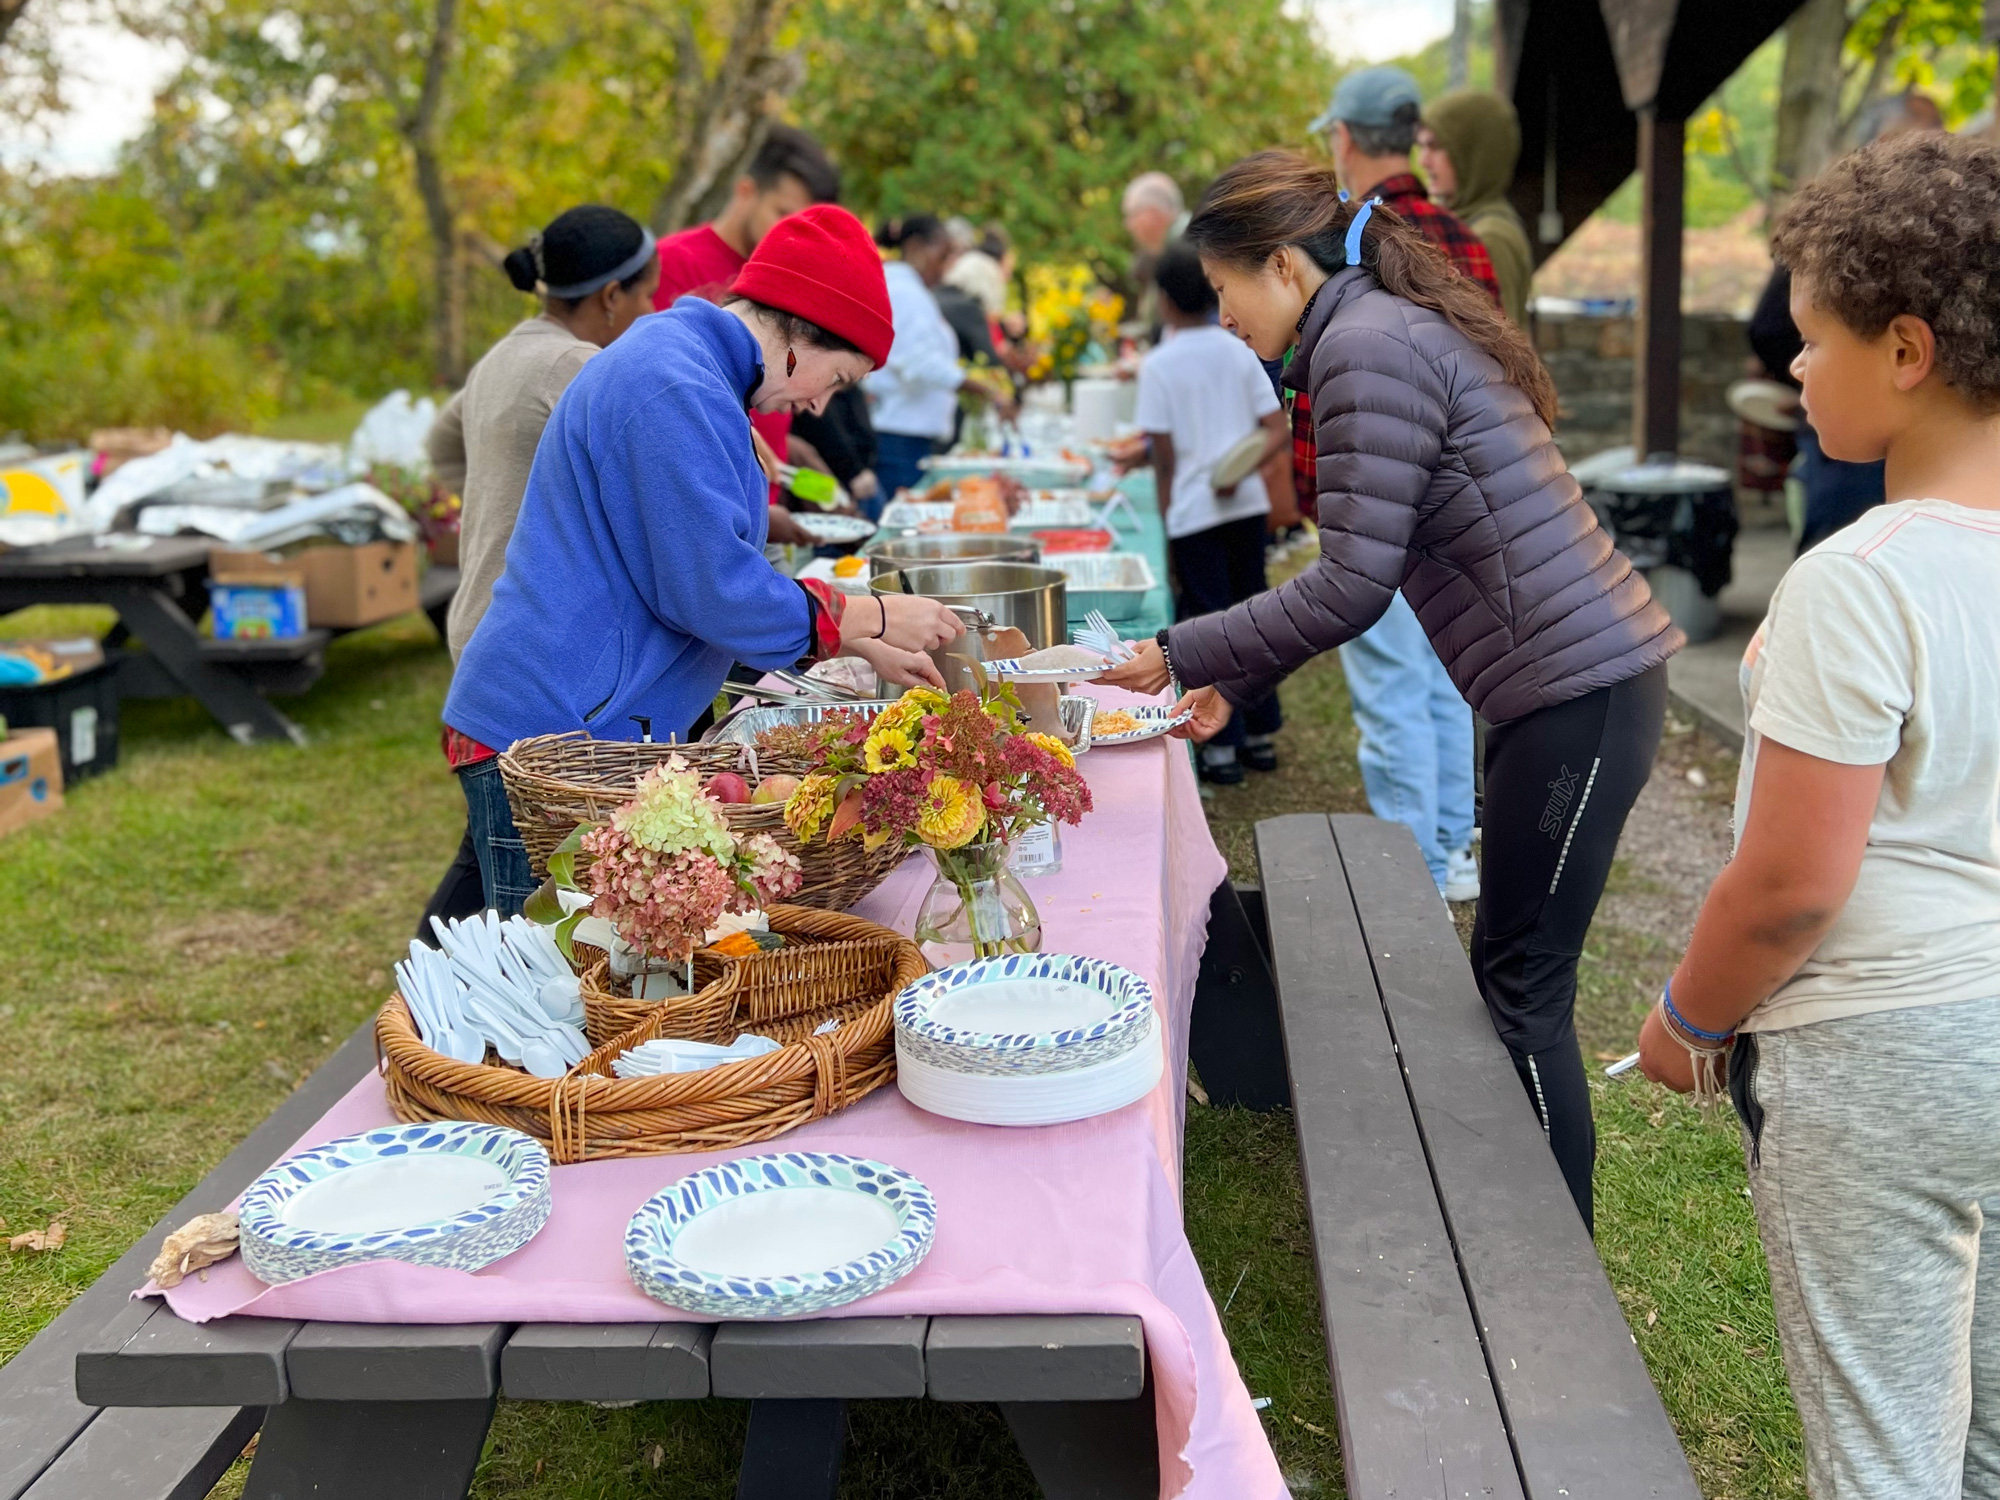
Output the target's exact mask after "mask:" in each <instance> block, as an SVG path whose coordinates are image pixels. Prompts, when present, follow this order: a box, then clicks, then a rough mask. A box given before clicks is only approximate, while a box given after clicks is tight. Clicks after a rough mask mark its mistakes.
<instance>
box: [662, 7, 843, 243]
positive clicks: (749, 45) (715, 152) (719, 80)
mask: <svg viewBox="0 0 2000 1500" xmlns="http://www.w3.org/2000/svg"><path fill="white" fill-rule="evenodd" d="M794 3H795V0H738V10H737V12H736V25H735V27H734V28H733V31H732V34H731V36H730V39H729V45H728V46H727V48H725V49H724V51H723V54H722V61H721V63H720V64H719V65H718V66H717V68H716V71H715V76H714V77H713V78H711V79H709V80H707V83H706V85H705V86H700V79H701V69H700V64H699V62H698V61H694V51H693V49H694V46H695V39H694V37H693V35H692V34H691V31H683V34H682V39H681V51H682V58H683V65H682V67H681V70H680V72H681V79H682V87H681V89H680V90H679V92H680V93H681V95H682V98H683V100H685V101H687V103H686V104H684V105H683V107H684V108H686V107H688V105H692V108H691V111H690V113H689V114H688V115H687V116H686V120H685V125H684V127H683V129H682V131H681V145H680V149H679V151H678V153H677V158H676V160H675V163H674V175H673V176H672V177H671V178H670V179H668V182H667V185H666V186H665V187H664V188H662V189H661V190H660V196H659V197H658V198H657V199H656V200H655V201H654V204H653V213H652V223H653V232H654V233H655V234H660V235H666V234H672V233H673V232H674V231H675V230H678V229H684V228H686V227H687V226H688V225H689V224H690V223H692V222H693V221H694V219H695V217H696V211H697V208H698V207H699V206H700V205H701V204H702V203H703V202H704V201H707V200H710V199H711V196H712V193H713V190H714V189H715V188H716V186H717V185H718V184H719V183H720V182H721V181H722V180H723V177H724V174H725V172H726V171H727V170H728V169H729V168H731V167H733V166H737V165H739V164H740V163H742V162H744V161H745V160H747V159H748V156H749V153H750V152H751V151H753V150H754V149H755V137H756V136H757V135H759V134H760V133H761V132H762V130H763V129H764V128H765V126H766V124H767V122H768V121H769V119H770V117H771V115H772V114H773V113H774V112H775V111H776V110H777V108H778V106H779V105H780V104H782V103H783V102H784V99H785V96H786V95H788V94H790V93H791V92H792V90H794V89H796V88H797V87H798V86H799V84H800V82H801V81H803V79H804V76H805V70H804V68H803V67H802V66H801V65H800V63H799V61H798V59H797V58H796V57H793V56H792V55H791V54H789V53H774V52H772V51H771V44H772V42H773V41H774V40H775V39H776V37H777V33H778V28H779V27H780V26H781V25H783V24H784V21H785V18H786V17H787V16H788V15H790V13H791V10H792V6H793V4H794ZM690 62H692V64H693V65H692V66H689V65H688V64H689V63H690ZM689 85H695V86H698V87H699V94H700V97H699V99H698V100H697V99H695V98H694V97H693V96H694V94H695V92H696V87H690V86H689Z"/></svg>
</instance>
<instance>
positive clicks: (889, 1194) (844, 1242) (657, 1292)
mask: <svg viewBox="0 0 2000 1500" xmlns="http://www.w3.org/2000/svg"><path fill="white" fill-rule="evenodd" d="M936 1226H937V1204H936V1202H935V1201H934V1200H933V1199H932V1197H931V1195H930V1190H929V1189H928V1188H926V1187H925V1186H924V1185H923V1184H922V1183H921V1182H919V1181H918V1180H917V1179H916V1178H914V1177H912V1176H911V1175H910V1174H909V1173H907V1172H905V1171H902V1170H900V1169H899V1168H896V1167H892V1166H889V1165H888V1164H887V1163H885V1162H879V1161H870V1160H868V1159H867V1158H866V1157H855V1156H837V1155H830V1154H821V1153H818V1152H811V1151H784V1152H777V1153H773V1154H771V1155H766V1156H747V1157H740V1158H738V1159H737V1160H735V1161H727V1162H720V1163H718V1164H717V1165H715V1166H712V1167H707V1168H704V1169H703V1170H702V1171H699V1172H696V1173H693V1174H692V1175H690V1176H688V1177H684V1178H682V1179H681V1180H680V1181H679V1182H677V1183H674V1184H672V1185H671V1186H669V1187H667V1188H664V1189H662V1190H661V1191H660V1192H658V1193H656V1194H654V1195H653V1197H652V1198H650V1199H648V1200H647V1201H646V1202H645V1203H644V1204H643V1205H642V1206H641V1207H640V1209H639V1211H638V1212H637V1213H635V1214H634V1215H633V1216H632V1220H631V1222H630V1223H629V1224H628V1225H627V1226H626V1229H625V1264H626V1269H627V1270H629V1271H630V1272H631V1275H632V1280H633V1282H634V1284H635V1285H637V1286H638V1288H639V1289H640V1290H641V1291H643V1292H644V1293H646V1295H647V1296H649V1297H653V1298H655V1299H657V1300H659V1301H661V1302H664V1303H666V1304H668V1305H669V1306H671V1307H680V1308H685V1309H687V1310H688V1311H690V1312H704V1313H713V1314H714V1315H715V1316H717V1317H721V1318H781V1317H790V1316H795V1315H797V1314H800V1313H812V1312H824V1311H825V1310H826V1309H828V1308H831V1307H839V1306H840V1305H842V1304H843V1303H847V1302H853V1301H855V1300H856V1299H858V1298H861V1297H866V1296H868V1295H870V1294H871V1293H874V1292H879V1291H881V1290H882V1288H884V1287H886V1286H888V1285H890V1284H891V1283H893V1282H895V1281H898V1280H900V1279H901V1278H902V1277H904V1276H907V1275H909V1273H910V1272H911V1271H913V1270H915V1269H916V1267H917V1265H918V1264H919V1263H920V1262H921V1261H922V1260H923V1258H924V1256H925V1255H927V1254H928V1253H929V1252H930V1247H931V1239H932V1237H933V1235H934V1234H935V1232H936Z"/></svg>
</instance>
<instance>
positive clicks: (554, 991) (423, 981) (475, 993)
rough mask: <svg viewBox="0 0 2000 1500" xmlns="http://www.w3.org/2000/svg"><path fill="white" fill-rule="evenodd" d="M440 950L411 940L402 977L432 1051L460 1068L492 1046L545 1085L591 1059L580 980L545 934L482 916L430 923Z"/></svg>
mask: <svg viewBox="0 0 2000 1500" xmlns="http://www.w3.org/2000/svg"><path fill="white" fill-rule="evenodd" d="M431 930H432V931H433V932H434V933H436V934H437V939H438V943H439V944H440V946H439V947H437V948H427V947H425V946H424V945H423V944H422V943H420V942H417V941H416V940H414V939H412V940H411V942H410V956H409V957H408V958H406V959H404V960H403V961H402V962H401V963H399V964H397V965H396V979H397V982H398V984H399V986H400V987H401V990H402V995H403V999H404V1001H405V1002H406V1003H407V1004H408V1005H409V1007H410V1014H411V1016H412V1017H413V1018H414V1019H415V1021H416V1023H417V1031H418V1034H419V1035H420V1036H421V1037H422V1038H423V1040H424V1044H425V1045H426V1046H428V1047H430V1048H431V1049H432V1050H433V1051H436V1052H441V1053H443V1054H444V1055H445V1056H446V1057H450V1058H455V1059H457V1060H458V1061H459V1062H464V1063H477V1062H482V1061H484V1060H485V1057H486V1048H487V1045H488V1044H489V1043H490V1044H491V1045H492V1047H493V1050H494V1051H495V1052H497V1053H499V1055H500V1058H501V1060H502V1061H503V1062H509V1063H514V1064H516V1065H517V1066H520V1067H524V1068H526V1069H527V1070H528V1071H529V1072H530V1073H532V1074H534V1075H535V1076H536V1077H538V1078H560V1077H561V1076H562V1075H563V1074H564V1073H566V1072H568V1071H569V1070H570V1069H571V1068H572V1067H574V1066H575V1065H576V1064H577V1063H580V1062H582V1061H583V1060H584V1058H586V1057H588V1056H589V1055H590V1044H589V1043H588V1042H587V1041H585V1040H584V1035H583V1028H582V1022H583V999H582V996H581V995H580V994H579V992H578V989H577V981H576V975H575V974H574V973H573V972H571V970H570V966H569V964H568V963H567V962H566V961H565V960H564V959H563V956H562V952H561V950H560V949H558V948H557V947H556V942H555V936H554V934H553V933H552V932H551V930H550V929H549V928H547V927H543V926H541V925H539V924H538V923H535V922H530V921H528V920H527V919H526V918H524V917H510V918H508V919H507V920H506V921H504V922H503V921H502V920H501V919H500V916H499V914H498V913H497V912H491V911H488V912H483V913H481V914H480V915H479V916H476V917H467V918H464V919H463V920H460V921H453V922H441V921H439V920H438V919H437V918H435V917H433V918H432V919H431Z"/></svg>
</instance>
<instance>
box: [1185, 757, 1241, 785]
mask: <svg viewBox="0 0 2000 1500" xmlns="http://www.w3.org/2000/svg"><path fill="white" fill-rule="evenodd" d="M1197 764H1198V766H1199V768H1200V772H1201V779H1202V780H1203V781H1207V782H1212V783H1213V784H1215V785H1216V786H1241V785H1243V783H1244V782H1245V781H1247V780H1249V779H1250V773H1249V772H1248V771H1246V770H1244V769H1243V762H1242V761H1241V760H1225V761H1224V762H1222V764H1220V765H1216V766H1212V765H1210V764H1209V763H1208V762H1207V761H1205V760H1204V761H1199V762H1197Z"/></svg>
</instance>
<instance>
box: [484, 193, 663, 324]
mask: <svg viewBox="0 0 2000 1500" xmlns="http://www.w3.org/2000/svg"><path fill="white" fill-rule="evenodd" d="M653 251H654V241H653V236H652V233H651V231H649V230H648V229H647V228H646V227H645V226H644V225H643V224H641V223H640V222H639V221H638V220H637V219H635V218H633V217H632V216H631V215H630V214H626V213H622V212H620V211H619V210H618V209H615V208H606V207H605V206H604V205H602V204H598V203H585V204H580V205H578V206H577V207H575V208H572V209H569V210H567V211H565V212H564V213H561V214H558V215H557V216H556V217H555V218H554V219H553V220H551V221H550V223H549V225H548V227H547V228H546V229H543V230H541V231H540V232H539V233H536V234H534V235H531V236H529V238H528V243H527V244H525V245H522V246H521V247H520V248H518V249H516V250H511V251H509V252H508V254H507V258H506V259H505V260H503V261H501V262H500V269H501V270H503V271H505V272H506V273H507V279H508V280H509V281H511V282H512V283H513V284H514V285H515V287H516V288H518V289H519V290H521V291H524V292H536V291H539V292H540V293H542V295H544V296H546V297H548V298H549V299H550V300H551V301H553V302H559V303H563V304H565V305H567V306H570V307H574V306H576V304H577V303H579V302H581V301H582V300H583V299H584V298H585V297H587V296H589V295H590V294H591V293H592V292H594V291H596V290H598V289H599V288H600V287H603V286H605V285H607V284H609V283H610V282H613V281H615V282H617V283H618V284H619V285H620V286H622V287H624V288H625V290H626V291H628V292H629V291H631V290H632V289H633V288H634V287H636V286H638V284H639V283H640V281H642V280H643V279H644V278H645V275H646V272H647V269H648V268H649V267H650V266H651V265H652V264H653V260H654V253H653Z"/></svg>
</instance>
